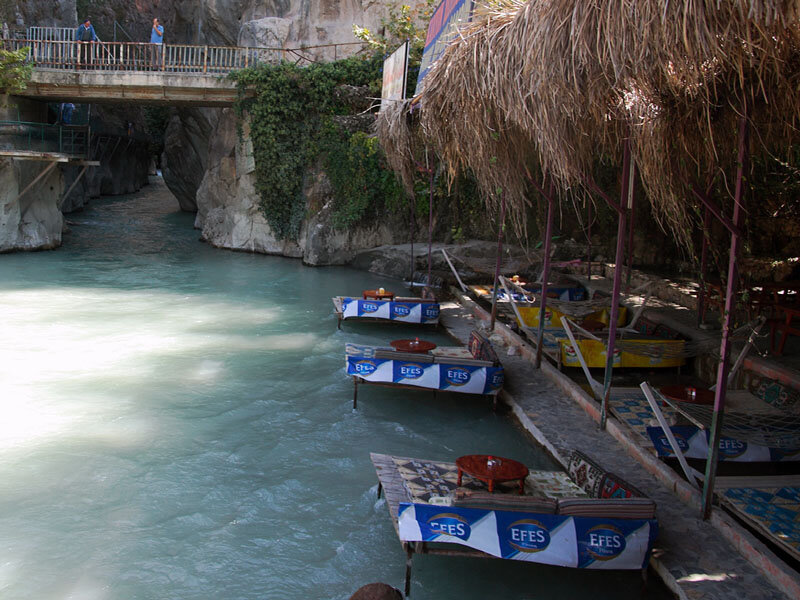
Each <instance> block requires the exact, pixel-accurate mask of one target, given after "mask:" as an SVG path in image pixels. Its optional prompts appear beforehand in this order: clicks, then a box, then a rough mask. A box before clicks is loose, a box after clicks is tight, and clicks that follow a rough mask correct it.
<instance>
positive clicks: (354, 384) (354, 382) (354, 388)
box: [353, 375, 358, 410]
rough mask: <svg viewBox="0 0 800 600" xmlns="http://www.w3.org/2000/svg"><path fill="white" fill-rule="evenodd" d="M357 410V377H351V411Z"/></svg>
mask: <svg viewBox="0 0 800 600" xmlns="http://www.w3.org/2000/svg"><path fill="white" fill-rule="evenodd" d="M356 408H358V377H356V376H355V375H353V410H355V409H356Z"/></svg>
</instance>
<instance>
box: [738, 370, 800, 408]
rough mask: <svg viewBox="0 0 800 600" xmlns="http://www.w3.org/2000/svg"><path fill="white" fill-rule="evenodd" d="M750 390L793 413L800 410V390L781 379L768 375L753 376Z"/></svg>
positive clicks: (769, 402)
mask: <svg viewBox="0 0 800 600" xmlns="http://www.w3.org/2000/svg"><path fill="white" fill-rule="evenodd" d="M750 391H752V392H753V394H754V395H755V396H756V397H758V398H760V399H761V400H763V401H764V402H766V403H767V404H770V405H771V406H774V407H775V408H780V409H781V410H785V411H786V412H791V413H797V412H800V392H798V391H797V390H795V389H793V388H790V387H788V386H786V385H784V384H782V383H781V382H780V381H776V380H774V379H767V378H766V377H753V378H752V379H751V380H750Z"/></svg>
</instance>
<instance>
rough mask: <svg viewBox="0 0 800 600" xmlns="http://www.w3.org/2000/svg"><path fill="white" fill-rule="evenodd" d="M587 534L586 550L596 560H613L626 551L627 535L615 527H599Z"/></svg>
mask: <svg viewBox="0 0 800 600" xmlns="http://www.w3.org/2000/svg"><path fill="white" fill-rule="evenodd" d="M587 534H588V544H587V545H586V550H587V551H588V552H589V554H591V555H592V556H593V557H594V558H595V559H596V560H611V559H612V558H616V557H617V556H619V555H620V554H622V552H623V551H624V550H625V534H623V533H622V532H621V531H620V530H619V529H617V528H616V527H614V526H613V525H597V526H596V527H592V528H591V529H590V530H589V531H588V532H587Z"/></svg>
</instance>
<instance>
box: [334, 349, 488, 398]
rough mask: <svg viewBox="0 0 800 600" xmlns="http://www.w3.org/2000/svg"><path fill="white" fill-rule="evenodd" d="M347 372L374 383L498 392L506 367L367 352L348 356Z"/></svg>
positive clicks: (466, 392) (484, 392)
mask: <svg viewBox="0 0 800 600" xmlns="http://www.w3.org/2000/svg"><path fill="white" fill-rule="evenodd" d="M347 374H348V375H352V376H355V377H360V378H361V379H364V380H366V381H370V382H373V383H394V384H397V385H411V386H415V387H420V388H425V389H430V390H443V391H447V392H460V393H463V394H483V395H490V394H491V395H494V394H497V393H498V392H499V391H500V389H501V388H502V387H503V367H477V366H472V365H459V364H456V363H453V364H450V363H448V364H444V363H425V362H414V361H408V360H390V359H385V358H372V357H365V356H351V355H348V357H347Z"/></svg>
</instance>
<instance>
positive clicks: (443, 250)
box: [442, 248, 467, 293]
mask: <svg viewBox="0 0 800 600" xmlns="http://www.w3.org/2000/svg"><path fill="white" fill-rule="evenodd" d="M442 254H443V255H444V259H445V260H446V261H447V264H448V265H449V267H450V270H451V271H452V272H453V275H455V276H456V281H457V282H458V285H459V287H460V288H461V291H462V292H465V293H466V291H467V286H465V285H464V282H463V281H461V277H460V276H459V274H458V271H456V268H455V267H454V266H453V263H452V262H450V257H449V256H447V252H446V251H445V249H444V248H442Z"/></svg>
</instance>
